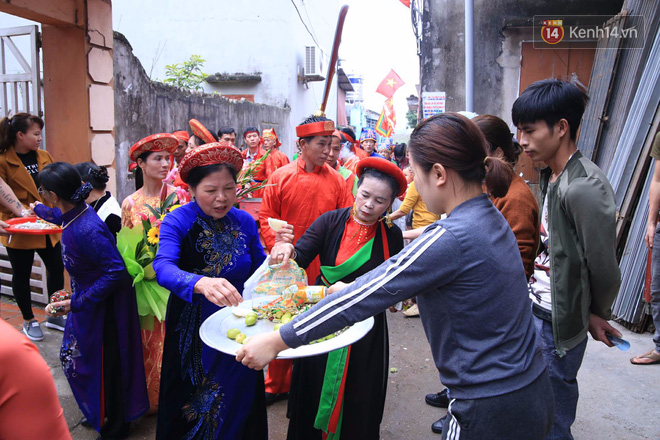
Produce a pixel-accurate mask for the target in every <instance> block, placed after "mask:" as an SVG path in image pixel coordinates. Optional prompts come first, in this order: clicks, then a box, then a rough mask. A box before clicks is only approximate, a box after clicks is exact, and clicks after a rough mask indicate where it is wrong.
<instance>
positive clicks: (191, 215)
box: [154, 202, 265, 440]
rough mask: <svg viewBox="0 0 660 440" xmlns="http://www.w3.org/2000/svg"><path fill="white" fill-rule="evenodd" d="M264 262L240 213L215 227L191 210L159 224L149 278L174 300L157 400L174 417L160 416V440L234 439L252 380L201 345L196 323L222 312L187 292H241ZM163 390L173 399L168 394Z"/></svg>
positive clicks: (191, 206)
mask: <svg viewBox="0 0 660 440" xmlns="http://www.w3.org/2000/svg"><path fill="white" fill-rule="evenodd" d="M264 259H265V254H264V251H263V248H262V247H261V243H260V242H259V235H258V230H257V225H256V223H255V222H254V220H253V219H252V217H251V216H250V215H249V214H247V213H246V212H243V211H240V210H237V209H235V208H232V209H231V210H230V211H229V212H228V213H227V215H226V216H224V217H223V218H221V219H219V220H215V219H213V218H211V217H209V216H207V215H206V214H204V213H203V211H202V210H201V209H200V208H199V206H198V205H197V203H196V202H191V203H188V204H186V205H184V206H182V207H180V208H178V209H176V210H174V211H172V212H171V213H170V214H168V215H167V216H166V217H165V218H164V219H163V223H162V224H161V227H160V237H159V248H158V255H157V256H156V259H155V260H154V270H155V271H156V277H157V280H158V283H159V284H160V285H161V286H163V287H165V288H166V289H168V290H170V292H172V293H173V294H174V295H175V296H172V297H170V302H169V304H168V311H167V317H166V320H165V327H166V332H167V333H166V336H165V347H164V353H163V373H162V374H163V380H162V382H161V397H160V398H161V400H162V401H164V402H167V405H171V406H172V405H177V406H178V409H177V411H176V412H174V413H170V414H169V415H166V414H165V412H164V411H163V409H162V408H160V409H159V419H158V425H159V426H158V433H157V437H158V438H160V437H161V436H164V435H163V434H162V433H163V432H168V433H171V432H176V434H177V435H179V433H180V435H181V438H184V439H188V440H193V439H215V438H222V439H233V438H237V437H238V438H240V433H241V432H242V430H243V423H244V420H245V418H246V417H247V414H248V412H249V411H250V408H251V406H252V400H253V397H254V384H255V379H256V372H254V371H252V370H250V369H248V368H247V367H245V366H243V365H242V364H239V363H238V362H236V360H235V359H234V357H233V356H228V355H225V354H222V353H220V352H218V351H216V350H213V349H211V348H210V347H208V346H206V345H205V344H204V343H203V342H202V341H201V339H200V337H199V327H200V325H201V323H202V322H203V321H204V320H205V319H207V318H208V317H209V316H210V315H212V314H213V313H215V312H216V311H218V310H219V309H220V307H218V306H216V305H215V304H213V303H211V302H210V301H208V300H207V299H206V298H205V297H204V296H203V295H199V294H193V289H194V286H195V284H196V283H197V282H198V281H199V280H200V279H201V278H202V277H210V278H224V279H226V280H227V281H229V282H230V283H232V285H233V286H234V287H236V289H237V290H238V291H239V292H241V291H242V290H243V284H244V283H245V281H246V280H247V279H248V278H249V276H250V275H251V274H252V273H253V272H254V271H255V270H256V269H257V268H258V267H259V266H260V265H261V263H262V262H263V261H264ZM173 363H176V365H173ZM169 389H173V390H179V391H178V392H172V393H171V394H168V391H167V390H169ZM184 394H185V395H184ZM173 418H174V419H175V420H173Z"/></svg>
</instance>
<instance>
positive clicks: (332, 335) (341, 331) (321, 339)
mask: <svg viewBox="0 0 660 440" xmlns="http://www.w3.org/2000/svg"><path fill="white" fill-rule="evenodd" d="M346 329H348V327H344V328H343V329H341V330H339V331H336V332H334V333H330V334H329V335H328V336H326V337H324V338H320V339H317V340H315V341H312V342H310V344H318V343H319V342H323V341H327V340H329V339H332V338H334V337H335V336H339V335H340V334H342V333H344V332H345V331H346Z"/></svg>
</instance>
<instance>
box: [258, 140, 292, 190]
mask: <svg viewBox="0 0 660 440" xmlns="http://www.w3.org/2000/svg"><path fill="white" fill-rule="evenodd" d="M262 137H263V139H264V150H266V151H270V153H268V157H267V158H266V160H265V161H264V165H265V167H266V169H265V172H266V179H270V176H272V175H273V172H274V171H275V170H276V169H278V168H282V167H283V166H284V165H288V164H289V162H290V161H289V158H288V157H286V154H284V153H282V152H281V151H280V145H282V143H281V142H280V140H279V138H278V137H277V133H275V129H274V128H267V129H265V130H264V131H263V133H262Z"/></svg>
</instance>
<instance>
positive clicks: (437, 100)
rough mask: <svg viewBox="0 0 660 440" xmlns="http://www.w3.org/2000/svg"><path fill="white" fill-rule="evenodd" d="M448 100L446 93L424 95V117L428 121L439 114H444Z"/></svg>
mask: <svg viewBox="0 0 660 440" xmlns="http://www.w3.org/2000/svg"><path fill="white" fill-rule="evenodd" d="M446 99H447V94H446V93H445V92H424V93H422V117H423V118H424V119H426V118H429V117H431V116H433V115H436V114H438V113H444V112H445V101H446Z"/></svg>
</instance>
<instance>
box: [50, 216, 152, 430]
mask: <svg viewBox="0 0 660 440" xmlns="http://www.w3.org/2000/svg"><path fill="white" fill-rule="evenodd" d="M57 211H59V210H57ZM61 220H62V224H63V225H66V227H65V228H64V231H63V233H62V260H63V261H64V267H65V268H66V270H67V272H68V273H69V275H70V276H71V286H72V294H73V295H72V298H71V312H70V313H69V315H68V319H67V321H66V327H65V330H64V337H63V339H62V347H61V349H60V360H61V362H62V368H63V370H64V374H65V376H66V377H67V379H68V381H69V385H70V386H71V390H72V391H73V395H74V396H75V398H76V401H77V402H78V406H80V409H81V410H82V412H83V414H84V415H85V417H87V420H89V422H90V423H91V424H92V426H94V427H95V428H96V429H97V430H99V429H100V425H101V423H102V422H103V420H101V413H102V411H101V402H102V399H101V389H102V383H103V377H102V366H103V354H102V353H103V325H104V320H105V311H106V308H107V303H108V302H109V301H112V303H113V309H114V310H115V320H116V322H117V327H118V328H119V329H120V330H121V331H119V333H118V338H119V341H118V346H119V351H120V356H121V374H122V395H123V397H124V410H125V415H124V417H125V419H126V421H130V420H134V419H136V418H138V417H140V416H141V415H142V414H144V413H145V412H146V411H147V410H148V409H149V399H148V397H147V387H146V379H145V376H144V364H143V361H142V343H141V339H140V325H139V322H138V314H137V303H136V300H135V291H134V290H133V288H132V286H131V278H130V276H129V275H128V272H127V271H126V268H125V266H124V260H123V259H122V258H121V256H120V255H119V251H118V250H117V247H116V246H115V241H114V237H113V236H112V234H111V233H110V232H109V231H108V228H107V226H106V225H105V223H103V221H102V220H101V219H100V218H99V216H98V215H96V212H94V210H93V209H92V208H91V207H89V206H87V205H85V204H82V205H80V206H77V207H75V208H74V209H72V210H70V211H68V212H66V213H64V214H62V216H61Z"/></svg>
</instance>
